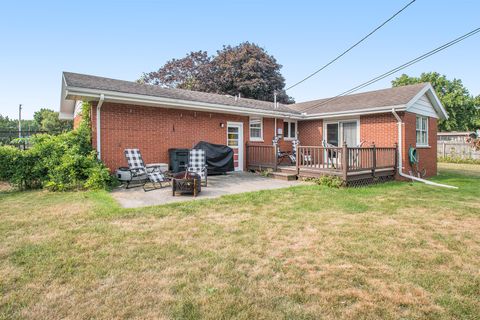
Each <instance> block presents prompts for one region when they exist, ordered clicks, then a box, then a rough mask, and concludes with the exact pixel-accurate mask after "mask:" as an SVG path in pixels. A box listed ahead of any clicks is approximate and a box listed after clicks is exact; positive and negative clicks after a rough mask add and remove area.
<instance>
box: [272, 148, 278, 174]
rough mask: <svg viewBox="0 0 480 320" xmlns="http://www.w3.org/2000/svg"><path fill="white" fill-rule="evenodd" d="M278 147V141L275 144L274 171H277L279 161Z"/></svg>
mask: <svg viewBox="0 0 480 320" xmlns="http://www.w3.org/2000/svg"><path fill="white" fill-rule="evenodd" d="M277 148H278V145H277V144H276V143H274V144H273V171H275V172H276V171H277V165H278V164H277V162H278V159H277Z"/></svg>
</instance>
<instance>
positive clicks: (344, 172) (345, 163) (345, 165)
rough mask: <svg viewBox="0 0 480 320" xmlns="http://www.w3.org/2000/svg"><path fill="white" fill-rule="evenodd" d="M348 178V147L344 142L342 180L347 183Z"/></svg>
mask: <svg viewBox="0 0 480 320" xmlns="http://www.w3.org/2000/svg"><path fill="white" fill-rule="evenodd" d="M347 177H348V147H347V142H346V141H344V142H343V146H342V178H343V181H344V182H345V183H347Z"/></svg>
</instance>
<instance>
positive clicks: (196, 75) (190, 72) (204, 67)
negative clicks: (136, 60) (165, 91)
mask: <svg viewBox="0 0 480 320" xmlns="http://www.w3.org/2000/svg"><path fill="white" fill-rule="evenodd" d="M211 62H212V58H211V57H209V56H208V53H207V52H206V51H195V52H190V53H189V54H187V56H186V57H185V58H182V59H172V60H170V61H167V63H165V65H164V66H163V67H161V68H160V69H158V71H152V72H149V73H144V74H143V75H142V76H141V78H140V79H139V80H137V82H139V83H148V84H154V85H161V86H165V87H168V88H180V89H187V90H195V91H208V87H209V86H208V85H206V83H207V82H209V81H210V79H211V76H212V73H211V68H212V66H211Z"/></svg>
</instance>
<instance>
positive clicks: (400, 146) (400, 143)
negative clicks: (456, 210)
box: [392, 108, 458, 189]
mask: <svg viewBox="0 0 480 320" xmlns="http://www.w3.org/2000/svg"><path fill="white" fill-rule="evenodd" d="M392 114H393V115H394V116H395V119H397V126H398V174H399V175H400V176H401V177H404V178H407V179H411V180H414V181H418V182H422V183H425V184H428V185H431V186H436V187H443V188H450V189H458V187H455V186H450V185H448V184H441V183H435V182H432V181H429V180H425V179H422V178H418V177H414V176H411V175H409V174H405V173H403V139H402V125H403V122H402V119H401V118H400V117H399V116H398V114H397V112H396V111H395V108H392Z"/></svg>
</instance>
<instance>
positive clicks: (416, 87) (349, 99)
mask: <svg viewBox="0 0 480 320" xmlns="http://www.w3.org/2000/svg"><path fill="white" fill-rule="evenodd" d="M427 85H429V84H428V83H419V84H413V85H408V86H402V87H394V88H388V89H382V90H375V91H368V92H362V93H356V94H350V95H346V96H340V97H333V98H326V99H319V100H313V101H306V102H300V103H296V104H292V105H289V107H290V108H292V109H294V110H297V111H300V112H306V113H307V114H323V113H332V112H341V111H355V110H363V109H372V108H383V107H393V106H401V105H406V104H407V103H409V102H410V101H411V100H412V99H413V98H414V97H415V96H416V95H417V94H418V92H419V91H420V90H422V89H423V88H424V87H425V86H427Z"/></svg>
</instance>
